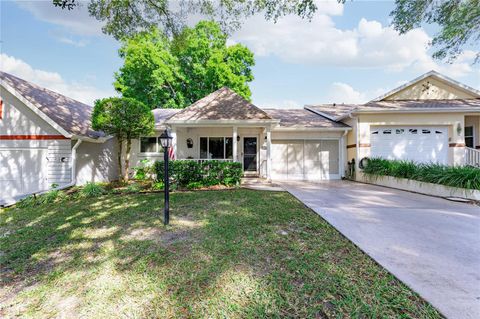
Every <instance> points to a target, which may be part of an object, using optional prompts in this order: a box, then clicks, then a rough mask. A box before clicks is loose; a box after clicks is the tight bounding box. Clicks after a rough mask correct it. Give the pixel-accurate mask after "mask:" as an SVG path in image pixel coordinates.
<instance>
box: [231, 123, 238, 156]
mask: <svg viewBox="0 0 480 319" xmlns="http://www.w3.org/2000/svg"><path fill="white" fill-rule="evenodd" d="M237 136H238V128H237V127H236V126H234V127H233V132H232V140H233V141H232V142H233V144H232V148H233V161H234V162H238V158H237V152H238V147H237V145H238V143H237Z"/></svg>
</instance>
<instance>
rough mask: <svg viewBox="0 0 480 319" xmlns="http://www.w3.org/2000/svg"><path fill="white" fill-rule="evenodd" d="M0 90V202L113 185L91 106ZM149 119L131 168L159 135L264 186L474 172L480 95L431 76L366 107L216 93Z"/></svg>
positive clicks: (32, 89) (37, 92) (154, 148)
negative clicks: (389, 171) (370, 173)
mask: <svg viewBox="0 0 480 319" xmlns="http://www.w3.org/2000/svg"><path fill="white" fill-rule="evenodd" d="M0 88H1V91H0V98H1V100H0V101H1V103H0V190H1V193H0V203H1V201H2V200H4V201H5V199H6V198H7V199H8V198H15V197H18V196H22V195H24V194H29V193H35V192H39V191H42V190H46V189H48V188H50V186H51V184H58V185H60V186H68V185H72V184H84V183H86V182H88V181H92V182H98V181H109V180H113V179H116V178H117V176H118V167H117V166H118V165H117V163H116V152H117V150H116V141H115V139H114V138H110V137H107V136H105V135H104V134H103V133H101V132H95V131H93V130H92V129H91V123H90V116H91V112H92V107H91V106H88V105H85V104H83V103H80V102H78V101H75V100H72V99H70V98H67V97H65V96H63V95H60V94H58V93H55V92H52V91H49V90H46V89H43V88H40V87H38V86H36V85H34V84H32V83H29V82H27V81H24V80H21V79H19V78H16V77H14V76H12V75H9V74H7V73H4V72H0ZM153 114H154V117H155V134H153V135H152V136H149V137H142V138H140V139H137V140H134V141H133V145H132V154H131V160H132V166H135V165H139V163H140V161H141V160H143V159H148V160H151V161H154V160H161V159H162V158H163V154H162V149H161V147H160V145H159V143H158V136H159V135H160V134H161V132H162V131H163V130H165V129H169V130H171V133H172V135H173V137H174V141H173V152H174V154H175V158H176V159H177V160H182V159H195V160H198V161H203V160H206V159H213V160H221V161H237V162H240V163H242V167H243V170H244V173H245V175H246V176H255V177H263V178H266V179H269V180H309V181H320V180H328V179H339V178H342V177H344V176H345V174H346V172H347V167H348V165H347V164H348V163H352V162H355V163H356V165H355V168H356V171H357V173H358V172H361V170H359V167H358V162H359V160H360V159H362V158H364V157H376V156H380V157H384V158H390V159H405V160H414V161H417V162H438V163H442V164H447V165H465V164H468V165H477V166H479V165H480V92H479V91H477V90H475V89H473V88H470V87H467V86H465V85H463V84H461V83H458V82H456V81H454V80H452V79H450V78H447V77H445V76H443V75H441V74H439V73H437V72H434V71H432V72H428V73H426V74H424V75H422V76H421V77H419V78H417V79H414V80H413V81H411V82H409V83H407V84H405V85H403V86H401V87H399V88H396V89H394V90H392V91H390V92H388V93H386V94H384V95H382V96H381V97H379V98H377V99H375V100H373V101H371V102H368V103H366V104H359V105H345V104H329V105H325V104H323V105H307V106H305V107H304V108H303V109H288V110H287V109H261V108H258V107H257V106H255V105H253V104H252V103H250V102H248V101H246V100H245V99H243V98H242V97H240V96H239V95H237V94H236V93H235V92H233V91H231V90H230V89H228V88H222V89H219V90H217V91H215V92H213V93H211V94H210V95H208V96H206V97H205V98H203V99H201V100H199V101H197V102H195V103H194V104H193V105H191V106H189V107H187V108H185V109H182V110H176V109H155V110H153ZM360 177H361V176H359V175H357V176H356V178H360Z"/></svg>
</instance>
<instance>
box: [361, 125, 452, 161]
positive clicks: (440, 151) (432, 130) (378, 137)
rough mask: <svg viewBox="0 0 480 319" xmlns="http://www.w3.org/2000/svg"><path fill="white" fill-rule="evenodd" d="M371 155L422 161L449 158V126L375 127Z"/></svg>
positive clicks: (446, 159) (372, 131)
mask: <svg viewBox="0 0 480 319" xmlns="http://www.w3.org/2000/svg"><path fill="white" fill-rule="evenodd" d="M370 134H371V135H370V143H371V156H372V157H382V158H386V159H400V160H410V161H415V162H418V163H430V162H433V163H440V164H447V162H448V129H447V128H446V127H422V126H405V127H372V128H371V131H370Z"/></svg>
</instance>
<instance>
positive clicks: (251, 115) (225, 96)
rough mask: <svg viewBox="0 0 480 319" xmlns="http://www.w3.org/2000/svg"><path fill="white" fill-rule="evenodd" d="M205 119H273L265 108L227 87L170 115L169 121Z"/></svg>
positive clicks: (262, 120) (228, 120)
mask: <svg viewBox="0 0 480 319" xmlns="http://www.w3.org/2000/svg"><path fill="white" fill-rule="evenodd" d="M202 121H203V122H204V121H207V122H208V121H226V122H233V121H249V122H256V121H261V122H265V121H272V118H271V117H270V116H269V115H268V114H267V113H266V112H265V111H263V110H261V109H260V108H258V107H256V106H255V105H253V104H252V103H250V102H248V101H247V100H245V99H244V98H243V97H241V96H240V95H238V94H237V93H235V92H234V91H232V90H231V89H229V88H227V87H223V88H221V89H219V90H217V91H215V92H213V93H211V94H209V95H207V96H206V97H204V98H202V99H200V100H198V101H197V102H195V103H193V104H192V105H190V106H189V107H187V108H185V109H183V110H181V111H179V112H177V113H176V114H175V115H173V116H172V117H170V118H169V119H168V121H167V123H175V122H181V123H188V122H202Z"/></svg>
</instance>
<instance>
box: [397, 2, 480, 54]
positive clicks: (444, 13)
mask: <svg viewBox="0 0 480 319" xmlns="http://www.w3.org/2000/svg"><path fill="white" fill-rule="evenodd" d="M395 4H396V8H395V10H393V11H392V13H391V16H392V17H393V22H392V24H393V26H394V28H395V29H396V30H397V31H399V32H400V33H401V34H402V33H406V32H408V31H410V30H412V29H413V28H417V27H420V26H421V25H422V24H423V23H429V24H437V25H438V26H439V31H438V32H437V33H436V34H435V35H434V37H433V40H432V43H431V44H432V46H433V47H434V48H435V52H434V53H433V57H434V58H437V59H446V60H447V61H448V62H452V61H453V60H454V59H455V58H457V57H458V55H459V54H461V53H462V52H463V50H464V49H465V48H471V49H472V50H475V51H476V60H475V61H476V62H478V60H479V59H480V52H479V51H478V42H479V40H480V1H479V0H449V1H436V0H395Z"/></svg>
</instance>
